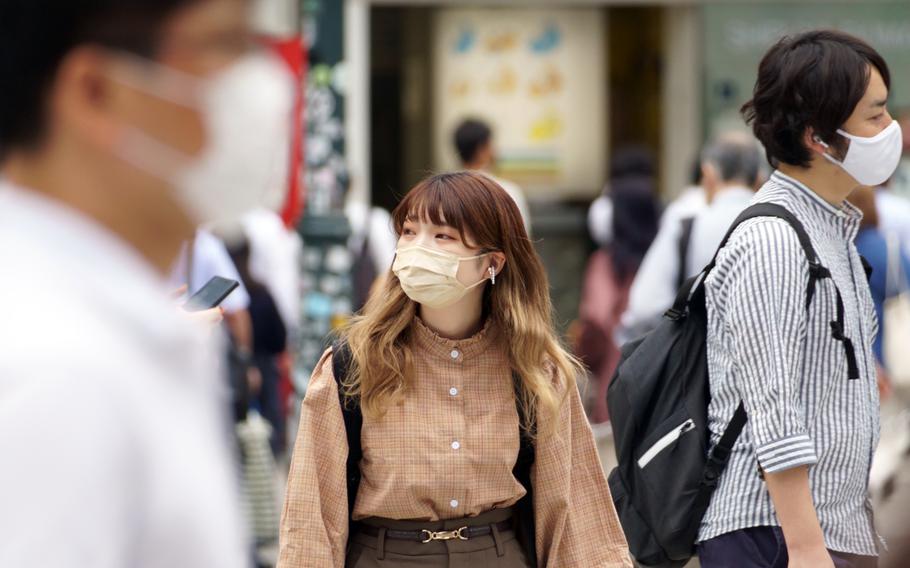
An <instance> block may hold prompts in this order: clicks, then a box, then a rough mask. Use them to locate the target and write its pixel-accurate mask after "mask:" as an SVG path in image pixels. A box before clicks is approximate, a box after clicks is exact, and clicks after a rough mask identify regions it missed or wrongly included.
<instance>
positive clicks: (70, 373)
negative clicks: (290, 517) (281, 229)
mask: <svg viewBox="0 0 910 568" xmlns="http://www.w3.org/2000/svg"><path fill="white" fill-rule="evenodd" d="M249 7H250V6H249V3H248V1H247V0H79V1H70V2H59V1H51V0H3V2H0V266H3V270H4V277H3V278H0V296H2V297H3V298H4V299H5V300H6V301H5V304H4V309H3V315H2V317H0V343H2V345H3V349H2V350H0V456H2V458H0V459H2V462H3V466H2V475H0V477H2V483H0V504H2V505H0V535H2V538H0V566H4V567H6V566H9V567H13V566H15V567H16V568H30V567H35V568H37V567H51V566H66V567H74V568H81V567H92V568H122V567H126V566H130V567H139V568H142V567H151V566H168V567H170V568H182V567H186V568H190V567H192V568H198V567H209V566H212V567H214V566H217V567H218V568H234V567H238V568H239V567H242V566H247V565H248V562H247V560H248V559H249V558H250V548H249V547H248V539H247V537H246V534H245V533H246V530H245V528H244V526H243V521H242V517H241V511H240V506H239V491H238V487H237V478H238V475H237V466H236V463H235V460H234V459H233V452H234V450H233V446H232V439H231V437H230V424H229V420H228V415H227V412H228V410H229V401H228V398H227V396H226V395H227V388H226V385H223V384H221V383H220V381H219V380H218V379H217V371H218V369H217V367H218V366H217V350H216V347H215V346H214V345H211V344H210V338H209V337H208V336H207V335H206V334H205V333H204V331H203V330H202V329H196V328H195V327H193V326H192V324H191V323H190V322H189V321H188V319H187V318H185V317H183V316H181V315H180V314H179V313H178V309H177V307H176V306H175V305H174V302H173V300H172V299H171V297H170V295H169V291H170V288H169V286H168V285H167V282H166V276H167V274H168V272H169V269H170V268H171V266H172V264H173V263H174V262H175V260H176V258H177V255H178V252H179V250H180V245H181V243H182V242H183V241H185V240H187V239H189V238H190V237H191V236H192V235H193V233H194V231H195V230H196V227H197V226H199V225H203V224H209V223H214V224H227V223H229V222H231V221H232V220H233V219H234V218H235V217H237V216H239V214H240V213H241V212H242V211H244V210H246V209H247V208H248V207H251V206H252V205H253V203H251V201H253V202H254V201H255V199H254V198H252V197H251V196H250V194H251V193H252V194H253V195H254V196H258V195H262V193H264V189H265V188H264V186H265V185H266V183H265V182H264V180H265V179H267V178H270V177H271V175H272V174H273V173H275V172H273V171H272V170H270V169H269V168H268V165H269V164H270V163H271V162H270V161H269V160H266V161H265V163H263V161H262V160H261V158H262V157H263V155H265V156H267V157H269V158H278V157H280V153H279V152H280V149H281V147H282V146H283V145H284V144H285V141H286V138H283V137H282V132H283V131H284V130H285V129H286V128H287V126H288V123H287V115H285V111H286V110H289V109H290V108H291V102H292V95H293V91H292V90H291V89H290V87H291V83H290V77H289V74H288V73H287V72H286V70H285V69H283V68H282V67H281V65H282V64H281V63H280V62H276V61H274V60H273V59H270V58H268V57H266V56H265V55H264V54H261V53H254V52H253V51H252V50H251V49H250V47H251V44H252V42H251V38H252V35H253V34H252V30H251V29H250V27H249V23H248V9H249ZM238 134H242V135H238ZM279 161H280V160H279ZM264 170H268V171H264Z"/></svg>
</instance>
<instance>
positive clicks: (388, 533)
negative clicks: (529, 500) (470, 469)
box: [357, 520, 512, 543]
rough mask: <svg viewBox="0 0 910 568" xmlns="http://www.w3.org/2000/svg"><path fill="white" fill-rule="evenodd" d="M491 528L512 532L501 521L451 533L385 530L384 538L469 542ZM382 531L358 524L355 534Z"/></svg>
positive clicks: (483, 534)
mask: <svg viewBox="0 0 910 568" xmlns="http://www.w3.org/2000/svg"><path fill="white" fill-rule="evenodd" d="M493 526H495V527H496V530H498V531H503V532H504V531H509V530H512V521H511V520H509V521H503V522H501V523H497V524H496V525H481V526H478V527H461V528H460V529H455V530H451V531H431V530H426V529H424V530H420V531H402V530H394V529H385V537H386V538H391V539H395V540H410V541H414V542H423V543H427V542H431V541H434V540H470V539H472V538H477V537H479V536H487V535H489V534H491V533H492V532H493V528H492V527H493ZM381 530H382V529H379V528H378V527H373V526H370V525H365V524H360V525H358V527H357V532H359V533H360V534H364V535H366V536H372V537H378V536H379V533H380V531H381Z"/></svg>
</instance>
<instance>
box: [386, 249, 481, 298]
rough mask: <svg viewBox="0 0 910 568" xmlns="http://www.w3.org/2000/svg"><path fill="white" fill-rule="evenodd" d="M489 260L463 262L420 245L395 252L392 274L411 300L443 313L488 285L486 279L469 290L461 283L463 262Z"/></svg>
mask: <svg viewBox="0 0 910 568" xmlns="http://www.w3.org/2000/svg"><path fill="white" fill-rule="evenodd" d="M485 256H487V255H486V254H481V255H477V256H469V257H465V258H462V257H460V256H458V255H454V254H452V253H448V252H443V251H438V250H433V249H430V248H426V247H422V246H420V245H416V246H412V247H408V248H403V249H399V250H397V251H395V262H394V263H392V272H394V273H395V276H397V277H398V280H399V281H400V282H401V288H402V289H403V290H404V293H405V294H407V295H408V298H410V299H412V300H414V301H415V302H417V303H418V304H420V305H422V306H427V307H428V308H435V309H442V308H447V307H449V306H451V305H452V304H455V303H456V302H458V301H459V300H461V299H462V298H464V297H465V296H466V295H467V293H468V292H469V291H471V290H472V289H474V288H476V287H477V286H480V285H481V284H483V283H484V282H485V281H486V278H482V279H481V280H480V282H477V283H475V284H473V285H471V286H465V285H464V284H462V283H461V281H460V280H458V267H459V266H460V265H461V263H462V262H464V261H466V260H476V259H478V258H483V257H485Z"/></svg>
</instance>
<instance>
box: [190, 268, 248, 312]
mask: <svg viewBox="0 0 910 568" xmlns="http://www.w3.org/2000/svg"><path fill="white" fill-rule="evenodd" d="M238 286H240V283H239V282H237V281H236V280H231V279H229V278H222V277H221V276H215V277H213V278H212V279H211V280H209V281H208V282H206V284H205V286H203V287H202V288H200V289H199V291H198V292H196V293H195V294H193V295H192V296H191V297H190V299H189V300H187V301H186V305H185V306H183V309H185V310H186V311H188V312H198V311H201V310H210V309H212V308H214V307H217V306H218V305H219V304H221V302H223V301H224V299H225V298H227V297H228V295H230V293H231V292H233V291H234V290H236V289H237V287H238Z"/></svg>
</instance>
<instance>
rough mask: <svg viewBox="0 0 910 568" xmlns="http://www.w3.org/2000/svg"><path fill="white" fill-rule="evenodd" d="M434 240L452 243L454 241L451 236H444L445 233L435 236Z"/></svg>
mask: <svg viewBox="0 0 910 568" xmlns="http://www.w3.org/2000/svg"><path fill="white" fill-rule="evenodd" d="M436 238H437V239H442V240H444V241H453V240H455V239H453V238H452V237H451V236H449V235H447V234H445V233H439V234H438V235H436Z"/></svg>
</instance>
